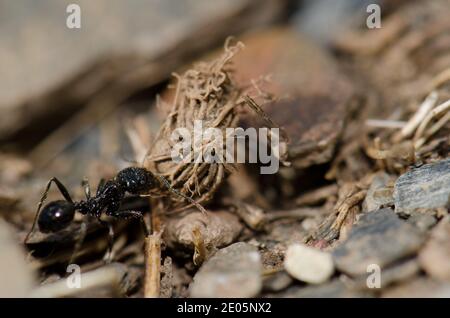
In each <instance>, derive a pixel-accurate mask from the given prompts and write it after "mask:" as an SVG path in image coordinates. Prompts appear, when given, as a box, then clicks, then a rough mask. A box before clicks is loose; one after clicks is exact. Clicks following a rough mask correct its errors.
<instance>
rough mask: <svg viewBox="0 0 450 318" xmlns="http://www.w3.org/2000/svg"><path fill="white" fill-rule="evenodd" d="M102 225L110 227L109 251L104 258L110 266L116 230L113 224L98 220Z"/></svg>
mask: <svg viewBox="0 0 450 318" xmlns="http://www.w3.org/2000/svg"><path fill="white" fill-rule="evenodd" d="M98 221H99V222H100V224H101V225H103V226H105V227H108V250H107V251H106V253H105V255H104V256H103V260H104V261H105V262H106V263H107V264H109V263H111V261H112V256H113V255H112V250H113V245H114V228H113V226H112V224H111V223H109V222H107V221H103V220H100V219H98Z"/></svg>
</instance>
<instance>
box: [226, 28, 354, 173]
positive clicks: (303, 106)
mask: <svg viewBox="0 0 450 318" xmlns="http://www.w3.org/2000/svg"><path fill="white" fill-rule="evenodd" d="M239 40H240V41H242V42H243V43H244V44H245V50H243V51H242V52H240V53H239V54H237V55H236V57H235V59H234V60H233V61H234V63H235V68H236V81H237V82H238V83H239V84H241V85H242V86H248V85H249V84H250V83H251V81H252V80H254V81H258V79H261V78H264V77H268V76H269V77H270V81H261V83H258V87H259V88H260V89H261V90H262V91H263V92H267V93H271V94H273V95H274V96H275V98H277V99H278V100H277V101H275V102H271V103H268V104H265V105H263V109H264V110H265V111H266V112H267V114H268V115H269V116H270V118H271V119H272V120H273V121H274V122H275V123H277V124H278V125H280V126H281V127H283V128H284V129H285V131H286V133H287V135H288V136H289V139H290V144H289V149H288V150H289V159H290V160H291V161H292V163H293V165H294V166H295V167H297V168H304V167H308V166H310V165H312V164H320V163H324V162H327V161H329V160H330V159H331V156H332V154H333V150H334V148H335V145H336V142H337V141H338V140H339V137H340V135H341V133H342V131H343V129H344V120H345V118H346V116H347V106H348V104H349V102H350V100H351V97H352V96H353V94H354V92H353V87H352V84H351V82H350V81H349V79H348V78H346V76H345V75H344V74H343V72H341V71H340V70H339V67H338V65H337V64H336V63H335V61H334V60H333V58H332V57H331V56H329V55H328V54H327V53H326V51H324V50H322V49H321V48H319V47H318V46H316V45H315V44H313V43H312V42H311V41H309V40H308V39H307V38H305V37H304V36H302V35H300V34H298V33H296V32H294V31H293V30H291V29H288V28H279V29H271V30H267V31H262V32H258V33H251V34H249V35H247V36H244V37H241V38H239ZM254 93H257V92H254ZM256 101H257V102H259V103H260V104H262V103H263V102H264V101H263V100H262V99H258V98H256ZM243 124H244V126H246V125H249V126H254V125H256V126H264V124H263V123H262V122H261V121H260V119H259V118H258V117H257V116H255V115H254V113H252V111H249V112H248V115H247V116H245V117H244V118H243Z"/></svg>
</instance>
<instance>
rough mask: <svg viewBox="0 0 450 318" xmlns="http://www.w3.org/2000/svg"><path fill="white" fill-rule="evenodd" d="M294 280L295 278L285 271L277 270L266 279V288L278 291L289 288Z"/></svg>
mask: <svg viewBox="0 0 450 318" xmlns="http://www.w3.org/2000/svg"><path fill="white" fill-rule="evenodd" d="M292 282H293V279H292V278H291V276H289V275H288V274H287V273H286V272H285V271H281V272H277V273H275V274H273V275H271V276H269V277H267V278H266V279H265V280H264V282H263V284H264V290H266V291H271V292H277V291H280V290H283V289H285V288H287V287H288V286H289V285H290V284H291V283H292Z"/></svg>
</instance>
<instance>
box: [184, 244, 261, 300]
mask: <svg viewBox="0 0 450 318" xmlns="http://www.w3.org/2000/svg"><path fill="white" fill-rule="evenodd" d="M261 271H262V264H261V256H260V255H259V253H258V250H257V248H256V247H254V246H252V245H250V244H247V243H243V242H239V243H235V244H233V245H230V246H228V247H226V248H223V249H221V250H219V251H218V252H217V253H216V254H215V255H214V256H213V257H211V258H210V259H209V260H208V261H207V262H206V263H205V264H204V265H203V266H202V267H201V268H200V270H199V271H198V272H197V273H196V274H195V276H194V280H193V282H192V283H191V285H190V295H191V297H220V298H222V297H238V298H239V297H254V296H256V295H258V294H259V292H260V291H261V288H262V278H261Z"/></svg>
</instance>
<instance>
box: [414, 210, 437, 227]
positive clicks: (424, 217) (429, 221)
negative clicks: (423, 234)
mask: <svg viewBox="0 0 450 318" xmlns="http://www.w3.org/2000/svg"><path fill="white" fill-rule="evenodd" d="M406 221H407V222H408V223H410V224H412V225H414V226H415V227H417V228H418V229H420V230H422V231H426V230H428V229H430V228H432V227H433V226H435V225H436V223H437V219H436V218H435V216H434V215H431V214H428V213H420V212H412V213H411V214H410V216H409V218H408V219H407V220H406Z"/></svg>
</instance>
